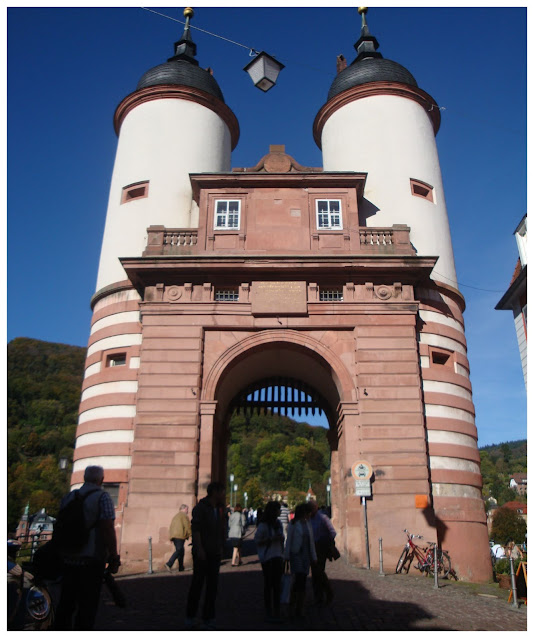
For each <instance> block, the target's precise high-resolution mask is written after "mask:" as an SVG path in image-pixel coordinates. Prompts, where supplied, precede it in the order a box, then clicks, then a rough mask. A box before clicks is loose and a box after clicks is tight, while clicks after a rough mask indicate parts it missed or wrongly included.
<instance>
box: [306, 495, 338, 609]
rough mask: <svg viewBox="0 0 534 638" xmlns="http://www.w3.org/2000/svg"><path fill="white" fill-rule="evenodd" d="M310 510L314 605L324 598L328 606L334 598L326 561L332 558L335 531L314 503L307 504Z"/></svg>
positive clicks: (330, 522)
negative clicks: (313, 546)
mask: <svg viewBox="0 0 534 638" xmlns="http://www.w3.org/2000/svg"><path fill="white" fill-rule="evenodd" d="M309 505H310V508H311V518H310V523H311V526H312V529H313V540H314V541H315V552H316V554H317V563H316V564H315V565H312V568H311V570H312V585H313V593H314V597H315V604H317V605H320V604H321V603H322V602H323V598H324V597H326V604H327V605H329V604H330V603H331V602H332V599H333V597H334V594H333V591H332V587H331V585H330V581H329V580H328V576H327V575H326V559H327V558H330V559H331V558H332V545H333V543H334V538H335V537H336V530H335V529H334V526H333V525H332V521H331V520H330V519H329V518H328V516H327V515H326V514H324V513H323V512H322V511H320V510H319V507H318V505H317V503H316V502H315V501H310V502H309Z"/></svg>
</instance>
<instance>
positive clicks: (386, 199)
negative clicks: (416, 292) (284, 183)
mask: <svg viewBox="0 0 534 638" xmlns="http://www.w3.org/2000/svg"><path fill="white" fill-rule="evenodd" d="M322 149H323V166H324V170H325V171H357V172H365V173H368V176H367V183H366V186H365V192H364V197H365V199H366V200H368V202H369V204H366V203H364V206H363V208H362V211H363V212H371V211H372V210H373V209H374V207H376V208H377V209H378V210H377V211H376V212H373V214H371V216H369V217H368V218H367V221H366V225H367V226H378V227H381V226H384V227H388V226H392V225H393V224H407V225H408V226H410V228H411V233H410V238H411V241H412V244H413V245H414V246H415V248H416V250H417V253H418V255H420V256H438V257H439V260H438V262H437V264H436V267H435V270H434V272H433V274H432V278H434V279H437V280H441V281H443V282H444V283H447V284H449V285H451V286H454V287H456V286H457V284H456V271H455V266H454V257H453V251H452V243H451V237H450V229H449V222H448V216H447V207H446V204H445V196H444V191H443V183H442V178H441V169H440V165H439V158H438V152H437V147H436V140H435V136H434V130H433V127H432V124H431V122H430V119H429V117H428V114H427V113H426V111H425V109H424V108H423V107H422V106H420V105H419V104H417V103H416V102H414V101H413V100H410V99H407V98H402V97H398V96H393V95H376V96H371V97H367V98H362V99H359V100H355V101H354V102H351V103H349V104H347V105H345V106H343V107H341V108H340V109H338V110H337V111H335V112H334V113H333V114H332V115H331V116H330V118H329V119H328V120H327V122H326V123H325V125H324V128H323V132H322ZM410 178H413V179H416V180H420V181H423V182H425V183H427V184H429V185H431V186H433V188H434V201H435V203H432V202H429V201H427V200H425V199H423V198H421V197H414V196H413V195H412V193H411V188H410ZM438 273H439V274H438Z"/></svg>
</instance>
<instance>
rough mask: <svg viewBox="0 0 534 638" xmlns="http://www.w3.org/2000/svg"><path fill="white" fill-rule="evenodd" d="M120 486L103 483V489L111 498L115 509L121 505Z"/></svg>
mask: <svg viewBox="0 0 534 638" xmlns="http://www.w3.org/2000/svg"><path fill="white" fill-rule="evenodd" d="M119 487H120V486H119V484H118V483H103V484H102V489H103V490H104V492H107V493H108V494H109V495H110V496H111V500H112V501H113V505H114V506H115V507H117V506H118V504H119Z"/></svg>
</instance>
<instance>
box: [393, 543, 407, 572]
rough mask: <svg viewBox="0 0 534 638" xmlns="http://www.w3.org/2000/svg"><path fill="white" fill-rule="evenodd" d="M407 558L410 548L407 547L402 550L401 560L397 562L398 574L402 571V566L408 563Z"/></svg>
mask: <svg viewBox="0 0 534 638" xmlns="http://www.w3.org/2000/svg"><path fill="white" fill-rule="evenodd" d="M407 558H408V548H407V547H405V548H404V549H403V550H402V552H401V555H400V558H399V561H398V563H397V567H396V568H395V573H396V574H400V573H402V568H403V567H404V564H405V563H406V559H407Z"/></svg>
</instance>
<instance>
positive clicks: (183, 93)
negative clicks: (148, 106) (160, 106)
mask: <svg viewBox="0 0 534 638" xmlns="http://www.w3.org/2000/svg"><path fill="white" fill-rule="evenodd" d="M162 99H171V100H172V99H175V100H188V101H190V102H196V103H197V104H200V105H201V106H204V107H206V108H207V109H210V110H211V111H213V112H214V113H217V115H218V116H219V117H220V118H221V119H222V120H223V121H224V122H225V124H226V125H227V126H228V128H229V130H230V136H231V140H232V150H234V148H235V147H236V146H237V142H238V141H239V122H238V121H237V118H236V116H235V115H234V113H233V111H232V110H231V109H230V108H229V107H228V106H226V104H224V102H221V101H220V100H218V99H217V98H215V97H214V96H212V95H210V94H209V93H205V92H204V91H201V90H199V89H195V88H193V87H191V86H176V85H173V84H162V85H158V86H149V87H146V88H144V89H140V90H139V91H134V92H133V93H130V95H127V96H126V97H125V98H124V100H122V102H121V103H120V104H119V106H118V107H117V109H116V110H115V115H114V117H113V126H114V128H115V132H116V133H117V135H118V134H119V132H120V128H121V126H122V123H123V121H124V118H125V117H126V116H127V115H128V113H129V112H130V111H131V110H132V109H134V108H135V107H136V106H139V105H140V104H143V103H145V102H151V101H152V100H162Z"/></svg>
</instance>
